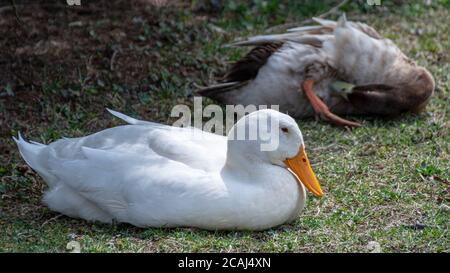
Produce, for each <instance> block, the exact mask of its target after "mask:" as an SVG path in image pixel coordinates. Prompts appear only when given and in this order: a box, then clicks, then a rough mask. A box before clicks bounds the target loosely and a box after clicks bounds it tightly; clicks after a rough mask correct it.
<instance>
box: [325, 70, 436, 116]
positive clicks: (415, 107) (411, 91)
mask: <svg viewBox="0 0 450 273" xmlns="http://www.w3.org/2000/svg"><path fill="white" fill-rule="evenodd" d="M395 76H396V77H392V78H389V79H387V80H386V82H383V83H376V84H359V85H354V84H351V83H348V82H344V81H335V82H333V83H332V84H331V85H330V88H331V90H332V92H333V93H335V94H338V95H340V96H342V97H344V98H345V99H346V100H347V101H349V102H351V103H352V105H354V106H355V107H357V108H361V110H363V112H366V113H369V114H381V115H396V114H400V113H402V112H407V111H409V112H413V113H419V112H421V111H423V110H424V109H425V107H426V106H427V104H428V102H429V101H430V99H431V96H432V95H433V92H434V88H435V83H434V79H433V77H432V76H431V74H430V72H428V70H426V69H425V68H423V67H420V66H415V65H414V66H411V67H410V69H404V71H403V72H402V73H397V74H396V75H395Z"/></svg>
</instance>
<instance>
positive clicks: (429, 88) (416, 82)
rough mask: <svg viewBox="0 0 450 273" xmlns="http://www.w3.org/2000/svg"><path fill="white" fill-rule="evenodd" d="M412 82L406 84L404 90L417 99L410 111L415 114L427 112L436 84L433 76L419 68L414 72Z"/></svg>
mask: <svg viewBox="0 0 450 273" xmlns="http://www.w3.org/2000/svg"><path fill="white" fill-rule="evenodd" d="M410 79H411V81H409V82H407V83H406V84H405V87H403V88H404V89H405V88H406V89H409V91H408V90H405V91H406V92H408V93H409V94H410V96H411V97H412V98H413V99H415V101H416V105H415V106H414V107H412V108H411V109H410V111H411V112H413V113H420V112H422V111H423V110H425V107H426V106H427V104H428V102H429V101H430V99H431V96H432V95H433V92H434V88H435V83H434V79H433V76H431V73H430V72H428V70H426V69H425V68H423V67H417V68H416V69H414V70H413V72H412V75H411V77H410Z"/></svg>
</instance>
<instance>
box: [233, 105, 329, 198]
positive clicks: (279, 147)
mask: <svg viewBox="0 0 450 273" xmlns="http://www.w3.org/2000/svg"><path fill="white" fill-rule="evenodd" d="M229 162H234V164H239V167H242V166H243V165H244V166H245V165H246V164H248V162H258V163H266V164H272V165H277V166H280V167H283V168H286V169H290V171H291V172H292V173H293V174H294V176H295V178H296V179H297V181H298V182H299V183H302V184H303V185H304V186H305V187H306V188H307V189H308V190H309V191H311V192H312V193H313V194H314V195H315V196H318V197H320V196H322V195H323V192H322V190H321V188H320V184H319V182H318V180H317V178H316V176H315V174H314V172H313V170H312V168H311V165H310V163H309V160H308V157H307V154H306V152H305V144H304V142H303V136H302V133H301V131H300V129H299V127H298V125H297V123H296V122H295V120H294V119H293V118H291V117H290V116H288V115H285V114H282V113H280V112H278V111H275V110H271V109H265V110H259V111H255V112H252V113H250V114H248V115H247V116H244V117H243V118H241V119H240V120H239V121H238V122H237V123H236V124H235V125H234V126H233V128H232V129H231V130H230V132H229V134H228V150H227V163H229Z"/></svg>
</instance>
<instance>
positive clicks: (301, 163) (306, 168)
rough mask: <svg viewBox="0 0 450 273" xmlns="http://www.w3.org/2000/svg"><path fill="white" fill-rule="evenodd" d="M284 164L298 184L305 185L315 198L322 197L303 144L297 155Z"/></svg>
mask: <svg viewBox="0 0 450 273" xmlns="http://www.w3.org/2000/svg"><path fill="white" fill-rule="evenodd" d="M284 164H286V166H288V167H289V169H291V171H292V172H293V173H294V174H295V177H296V178H297V180H298V182H300V183H302V184H303V185H305V187H306V188H307V189H308V190H309V191H310V192H312V193H313V194H314V195H315V196H317V197H321V196H322V195H323V192H322V189H321V188H320V184H319V181H317V178H316V175H315V174H314V172H313V170H312V169H311V165H310V164H309V160H308V157H307V156H306V152H305V147H304V146H303V144H302V145H301V146H300V150H299V151H298V154H297V155H296V156H295V157H293V158H288V159H286V160H285V161H284Z"/></svg>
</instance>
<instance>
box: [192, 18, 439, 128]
mask: <svg viewBox="0 0 450 273" xmlns="http://www.w3.org/2000/svg"><path fill="white" fill-rule="evenodd" d="M313 20H314V21H315V22H317V23H318V24H319V25H316V26H303V27H299V28H294V29H290V30H288V32H287V33H284V34H277V35H262V36H255V37H251V38H248V39H246V40H244V41H241V42H237V43H234V44H233V45H234V46H253V47H254V48H253V49H252V50H251V51H250V52H249V53H248V54H247V55H246V56H245V57H244V58H242V59H241V60H240V61H238V62H236V63H234V65H233V66H232V67H231V69H230V70H229V71H228V73H226V75H225V76H224V77H223V78H222V79H221V81H220V82H219V83H218V84H215V85H212V86H209V87H206V88H202V89H200V90H199V91H198V93H199V94H201V95H203V96H207V97H211V98H213V99H216V100H219V101H221V102H223V103H225V104H242V105H249V104H253V105H279V108H280V111H282V112H287V113H288V114H289V115H291V116H293V117H295V118H304V117H310V116H314V115H317V116H319V117H321V118H322V119H324V120H326V121H328V122H331V123H334V124H337V125H341V126H360V123H357V122H354V121H349V120H346V119H343V118H341V117H339V116H338V115H381V116H395V115H398V114H400V113H403V112H408V111H409V112H415V113H417V112H420V111H422V110H424V109H425V107H426V105H427V104H428V102H429V100H430V98H431V96H432V94H433V90H434V80H433V77H432V76H431V74H430V73H429V72H428V71H427V70H426V69H425V68H424V67H421V66H418V65H417V64H416V63H415V62H414V61H412V60H411V59H409V58H408V57H406V56H405V55H404V54H403V53H402V52H401V51H400V49H399V48H398V47H397V46H396V45H395V44H394V43H393V42H392V41H391V40H389V39H386V38H383V37H382V36H381V35H380V34H378V32H377V31H376V30H375V29H373V28H372V27H370V26H368V25H366V24H363V23H360V22H351V21H347V20H346V19H345V15H343V16H342V17H341V18H340V19H339V21H338V22H336V21H331V20H324V19H318V18H313Z"/></svg>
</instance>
